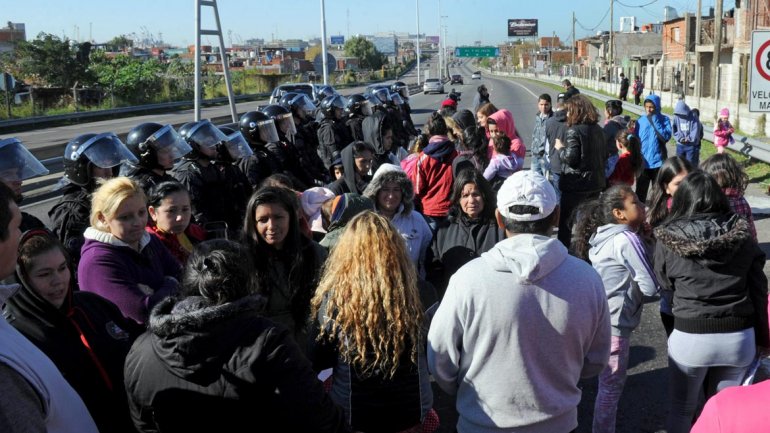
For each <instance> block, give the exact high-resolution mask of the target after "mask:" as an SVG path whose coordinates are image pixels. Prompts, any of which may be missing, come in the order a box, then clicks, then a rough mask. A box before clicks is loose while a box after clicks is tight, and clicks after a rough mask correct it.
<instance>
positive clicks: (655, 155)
mask: <svg viewBox="0 0 770 433" xmlns="http://www.w3.org/2000/svg"><path fill="white" fill-rule="evenodd" d="M647 101H649V102H652V103H653V104H654V105H655V112H654V113H653V114H652V116H651V119H652V123H650V119H649V118H648V117H647V116H641V117H639V120H637V123H636V128H637V130H638V131H639V139H640V140H641V141H642V156H643V157H644V168H659V167H660V166H661V165H663V160H665V159H666V157H667V153H666V151H665V148H666V147H665V143H659V142H658V135H657V134H656V133H655V130H657V131H658V132H659V133H660V135H661V136H663V139H664V140H666V141H667V142H668V140H670V139H671V121H669V119H668V117H666V116H664V115H662V114H660V96H658V95H650V96H648V97H647V98H646V99H645V100H644V102H647ZM653 128H655V129H653Z"/></svg>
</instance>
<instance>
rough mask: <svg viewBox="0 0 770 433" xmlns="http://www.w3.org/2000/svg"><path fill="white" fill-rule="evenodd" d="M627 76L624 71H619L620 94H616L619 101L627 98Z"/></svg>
mask: <svg viewBox="0 0 770 433" xmlns="http://www.w3.org/2000/svg"><path fill="white" fill-rule="evenodd" d="M628 87H629V83H628V77H626V75H625V74H624V73H622V72H621V73H620V95H618V99H620V100H621V101H627V100H628V99H627V98H628Z"/></svg>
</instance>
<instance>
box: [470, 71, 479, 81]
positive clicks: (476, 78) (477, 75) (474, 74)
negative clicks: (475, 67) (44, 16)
mask: <svg viewBox="0 0 770 433" xmlns="http://www.w3.org/2000/svg"><path fill="white" fill-rule="evenodd" d="M480 79H481V71H476V72H474V73H472V74H471V80H480Z"/></svg>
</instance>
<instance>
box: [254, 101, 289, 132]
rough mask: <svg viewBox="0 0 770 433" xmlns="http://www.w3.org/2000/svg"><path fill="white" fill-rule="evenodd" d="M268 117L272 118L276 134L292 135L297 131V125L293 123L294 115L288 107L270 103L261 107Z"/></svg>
mask: <svg viewBox="0 0 770 433" xmlns="http://www.w3.org/2000/svg"><path fill="white" fill-rule="evenodd" d="M262 112H263V113H265V114H266V115H267V116H268V117H270V118H271V119H273V121H274V122H275V127H276V128H277V129H278V135H279V137H280V135H281V134H283V135H284V136H294V134H296V133H297V125H295V124H294V116H292V115H291V111H289V109H288V108H286V107H282V106H280V105H276V104H272V105H268V106H267V107H265V108H263V109H262Z"/></svg>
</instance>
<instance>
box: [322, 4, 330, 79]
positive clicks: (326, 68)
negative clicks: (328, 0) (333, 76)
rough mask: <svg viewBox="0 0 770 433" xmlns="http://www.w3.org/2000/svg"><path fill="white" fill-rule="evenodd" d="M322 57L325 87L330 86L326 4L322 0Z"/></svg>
mask: <svg viewBox="0 0 770 433" xmlns="http://www.w3.org/2000/svg"><path fill="white" fill-rule="evenodd" d="M321 56H323V68H324V72H323V76H324V85H327V84H329V68H328V67H327V65H326V62H327V59H326V4H325V2H324V0H321Z"/></svg>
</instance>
